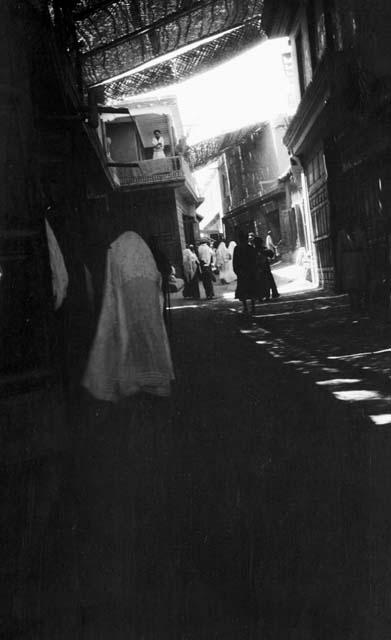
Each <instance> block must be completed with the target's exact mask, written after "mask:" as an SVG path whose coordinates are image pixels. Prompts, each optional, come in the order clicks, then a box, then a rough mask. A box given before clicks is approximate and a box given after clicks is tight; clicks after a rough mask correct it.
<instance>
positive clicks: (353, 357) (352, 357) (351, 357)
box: [328, 349, 391, 360]
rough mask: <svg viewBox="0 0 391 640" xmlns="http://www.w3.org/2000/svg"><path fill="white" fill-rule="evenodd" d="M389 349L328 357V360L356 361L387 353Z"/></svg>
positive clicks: (390, 350)
mask: <svg viewBox="0 0 391 640" xmlns="http://www.w3.org/2000/svg"><path fill="white" fill-rule="evenodd" d="M389 352H391V349H379V351H363V352H362V353H349V354H348V355H346V356H328V360H356V359H357V358H363V357H365V356H375V355H378V354H381V353H389Z"/></svg>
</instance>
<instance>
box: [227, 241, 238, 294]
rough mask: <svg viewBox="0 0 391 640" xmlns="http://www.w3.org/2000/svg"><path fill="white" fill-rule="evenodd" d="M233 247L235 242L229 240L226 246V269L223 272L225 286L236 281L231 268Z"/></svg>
mask: <svg viewBox="0 0 391 640" xmlns="http://www.w3.org/2000/svg"><path fill="white" fill-rule="evenodd" d="M235 247H236V242H235V241H234V240H231V242H230V243H229V245H228V254H229V260H228V262H227V267H226V271H225V281H226V283H227V284H230V283H231V282H235V280H236V273H235V272H234V270H233V267H232V259H233V255H234V251H235Z"/></svg>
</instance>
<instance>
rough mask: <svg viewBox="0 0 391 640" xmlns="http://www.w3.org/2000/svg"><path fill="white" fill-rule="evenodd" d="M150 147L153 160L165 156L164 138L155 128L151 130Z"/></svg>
mask: <svg viewBox="0 0 391 640" xmlns="http://www.w3.org/2000/svg"><path fill="white" fill-rule="evenodd" d="M152 147H153V156H152V159H153V160H158V159H159V158H165V157H166V154H165V153H164V138H163V136H162V134H161V132H160V130H159V129H155V131H154V132H153V138H152Z"/></svg>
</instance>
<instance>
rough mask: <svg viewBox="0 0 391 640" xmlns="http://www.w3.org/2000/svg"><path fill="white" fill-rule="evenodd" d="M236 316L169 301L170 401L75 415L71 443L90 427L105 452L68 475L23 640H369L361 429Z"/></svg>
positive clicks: (211, 306) (269, 326)
mask: <svg viewBox="0 0 391 640" xmlns="http://www.w3.org/2000/svg"><path fill="white" fill-rule="evenodd" d="M306 295H307V298H309V301H308V302H307V300H306V299H304V300H303V299H301V301H299V306H300V307H301V308H302V307H303V304H304V305H305V304H313V303H311V298H312V299H313V298H314V296H315V297H316V295H317V294H316V292H312V294H306ZM319 301H320V302H321V303H322V302H323V303H324V302H325V301H326V299H325V298H322V296H320V297H319V298H318V302H319ZM289 304H291V305H292V301H291V302H290V303H289V302H288V301H284V300H282V301H281V302H277V303H273V304H269V305H267V308H268V310H270V311H273V312H275V314H276V315H277V317H278V312H277V309H278V308H281V307H286V305H289ZM259 306H260V305H259ZM263 308H265V305H263V306H262V309H263ZM238 311H239V309H238V302H235V301H234V302H233V301H231V300H227V299H226V298H224V297H223V296H221V295H220V296H218V297H217V299H216V300H215V301H213V302H211V301H206V300H201V301H200V302H198V303H189V302H187V301H184V300H183V299H181V298H180V297H179V296H174V299H173V300H172V309H171V318H170V336H171V342H172V348H173V354H174V363H175V374H176V381H175V383H174V388H173V395H172V398H171V399H170V400H164V399H163V400H155V401H153V402H152V401H151V400H149V401H148V400H146V399H144V400H142V401H139V402H138V403H136V404H137V406H134V404H133V405H132V403H130V404H126V403H125V404H123V405H121V406H120V405H119V406H118V408H114V405H111V408H108V407H107V405H106V404H105V403H102V405H101V408H99V405H97V404H96V403H95V404H94V410H93V413H92V414H91V411H90V410H89V408H88V402H87V403H86V401H85V400H83V402H82V405H83V406H84V409H85V411H86V412H85V411H84V413H83V412H82V414H81V415H84V416H85V417H84V419H83V420H82V422H81V423H80V426H81V430H80V431H79V432H78V436H77V437H78V438H79V437H80V438H81V439H82V438H83V435H82V432H83V431H84V432H85V431H86V430H88V420H90V421H91V424H90V428H91V429H93V432H94V438H95V439H96V440H97V441H98V443H99V442H100V444H102V443H103V447H101V446H100V445H99V444H98V445H97V447H96V450H91V449H90V450H89V451H88V452H84V453H82V456H83V457H82V460H84V464H83V465H82V466H81V468H80V470H79V472H78V474H71V475H73V477H77V478H78V479H79V482H78V483H76V484H79V485H81V486H83V487H84V493H83V495H81V496H79V500H81V504H82V509H81V512H80V513H81V521H76V522H69V521H68V522H67V523H66V524H65V527H63V529H62V531H61V533H59V534H58V535H59V540H58V541H57V543H58V544H60V546H61V547H62V551H61V553H58V549H57V552H56V544H54V548H53V549H52V560H50V553H49V556H48V557H49V570H48V573H47V580H48V582H47V585H46V587H47V593H46V595H45V598H44V600H45V601H46V606H48V607H49V610H48V612H47V613H48V619H49V621H50V623H49V627H48V629H46V630H45V633H44V631H43V630H41V633H42V635H39V636H38V637H48V638H49V637H50V638H54V637H58V638H79V637H80V638H83V639H84V638H94V639H102V640H106V638H107V639H108V638H135V639H136V638H137V639H138V638H145V640H149V639H155V638H156V639H159V640H160V639H164V638H178V639H183V638H186V639H189V640H193V639H194V640H201V639H204V638H205V640H207V639H209V638H216V639H217V638H224V639H225V638H232V639H235V640H236V639H238V640H242V639H243V640H245V639H249V640H251V639H252V638H257V639H258V638H260V639H265V640H268V639H269V638H270V640H278V639H279V638H281V639H283V638H287V637H289V638H292V639H296V638H297V639H300V640H303V639H305V638H308V639H310V638H311V639H312V638H317V639H319V640H321V639H323V638H324V639H325V640H326V639H329V638H330V637H333V638H334V639H336V640H337V639H341V640H346V639H347V638H352V639H353V638H354V639H357V638H363V640H364V638H367V637H368V635H367V634H368V628H367V626H366V625H367V616H366V610H367V606H368V598H369V596H368V588H369V586H368V585H369V571H370V567H369V555H368V554H369V551H368V545H369V544H370V542H369V537H368V536H369V526H370V523H369V520H370V507H369V500H370V495H369V494H370V482H369V476H370V470H369V459H368V442H369V424H368V419H367V417H366V416H365V415H364V413H363V412H361V413H360V412H356V411H355V410H354V409H353V408H352V407H351V406H350V405H349V406H347V405H346V404H344V403H342V402H340V401H339V400H338V399H337V398H336V397H333V395H332V394H331V393H330V392H329V389H328V387H327V386H319V383H318V384H317V383H316V380H317V379H318V378H319V376H318V375H316V376H315V378H314V377H313V376H311V375H308V376H307V375H304V374H305V373H306V372H305V371H300V370H297V367H296V368H295V367H292V365H291V364H289V363H286V362H284V359H285V360H286V359H287V358H288V359H289V358H290V356H289V354H284V355H281V354H278V353H276V352H275V347H274V346H270V347H269V345H268V344H267V343H266V341H265V336H266V337H267V336H270V331H271V332H272V333H273V335H274V336H275V338H284V333H283V331H282V330H280V328H279V326H278V324H276V325H275V326H273V319H271V314H267V313H265V314H262V315H264V317H265V319H266V321H267V323H266V325H264V324H263V322H264V319H263V317H262V316H261V317H260V318H258V317H256V318H255V322H250V323H249V322H248V321H247V320H243V319H242V317H241V315H240V314H239V313H238ZM258 311H259V308H258V309H257V316H258V315H260V314H258ZM323 313H324V312H323ZM287 324H288V325H289V327H290V329H291V330H293V329H294V328H298V326H299V323H298V322H297V320H296V318H295V317H294V318H293V319H291V320H288V321H287ZM252 333H255V334H256V335H255V337H256V339H255V340H253V339H249V337H250V338H252V335H251V334H252ZM282 341H283V340H281V342H282ZM284 344H285V343H284ZM265 345H266V346H265ZM287 349H289V345H288V344H287ZM308 365H309V366H310V363H308ZM336 375H337V373H336V372H335V370H334V369H332V368H330V367H329V369H328V373H327V372H326V376H328V378H330V377H331V378H334V377H335V376H336ZM338 375H340V374H339V373H338ZM341 375H342V374H341ZM341 384H342V383H341ZM97 407H98V408H97ZM89 442H91V441H89ZM112 455H114V456H115V459H116V461H117V467H116V469H113V468H111V467H110V466H109V465H110V463H111V461H112V457H111V456H112ZM64 477H65V478H66V477H67V476H66V473H65V476H64ZM66 484H67V483H66V482H65V485H66ZM124 500H125V503H126V504H125V505H124V503H123V501H124ZM74 509H75V507H74V508H73V513H74ZM60 511H61V509H60ZM70 511H71V512H72V510H69V509H68V511H67V514H68V516H67V517H69V512H70ZM79 511H80V510H79ZM80 513H79V517H80ZM57 517H58V516H57ZM103 523H104V524H103ZM102 525H103V526H102ZM72 528H73V529H74V530H73V533H72V531H70V530H71V529H72ZM67 530H68V533H66V532H67ZM75 530H76V531H75ZM64 535H65V538H67V535H68V536H69V535H70V537H68V539H67V541H66V543H65V548H64V540H63V539H61V538H62V536H64ZM80 535H81V537H80ZM83 539H84V545H85V546H83ZM72 540H73V545H74V546H75V548H74V552H73V554H72V553H69V545H71V546H72V543H71V541H72ZM80 545H81V546H80ZM113 545H114V546H113ZM67 547H68V549H67ZM51 562H53V565H51V564H50V563H51ZM58 562H60V567H58V566H57V565H58ZM64 569H65V572H64ZM60 573H62V578H61V579H59V574H60ZM64 575H65V576H68V577H67V578H65V579H64ZM52 581H53V582H52ZM70 593H72V594H73V596H72V597H71V598H70ZM65 603H66V605H65ZM53 611H56V615H55V616H53ZM64 615H65V622H64ZM64 624H65V631H64V626H63V625H64ZM45 634H47V635H45ZM26 637H29V636H26ZM33 637H34V636H33Z"/></svg>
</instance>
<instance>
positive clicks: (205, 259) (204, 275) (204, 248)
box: [198, 239, 214, 300]
mask: <svg viewBox="0 0 391 640" xmlns="http://www.w3.org/2000/svg"><path fill="white" fill-rule="evenodd" d="M198 257H199V259H200V266H201V280H202V284H203V285H204V289H205V294H206V297H207V298H208V300H211V299H212V298H214V290H213V273H212V266H213V260H214V253H213V251H212V249H211V248H210V246H209V243H208V241H207V240H206V239H204V240H201V244H200V246H199V247H198Z"/></svg>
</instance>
